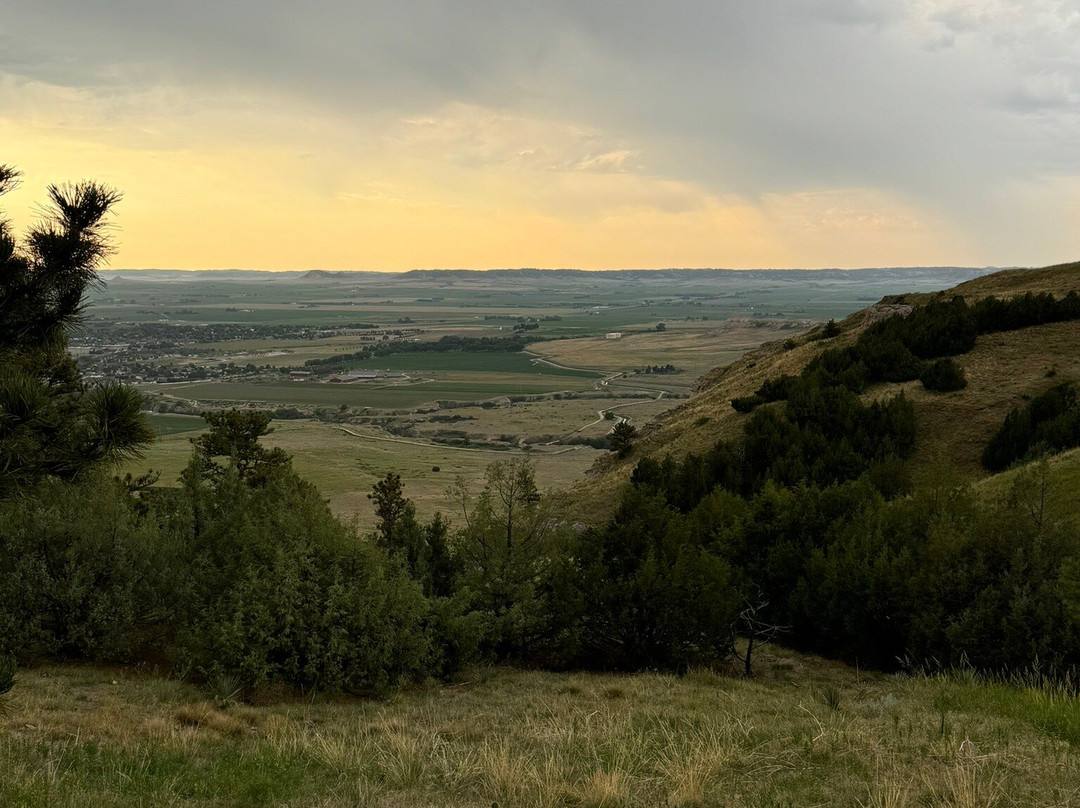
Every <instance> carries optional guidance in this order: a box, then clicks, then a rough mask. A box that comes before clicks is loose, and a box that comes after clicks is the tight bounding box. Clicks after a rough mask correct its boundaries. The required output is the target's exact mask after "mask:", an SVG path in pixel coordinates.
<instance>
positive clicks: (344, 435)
mask: <svg viewBox="0 0 1080 808" xmlns="http://www.w3.org/2000/svg"><path fill="white" fill-rule="evenodd" d="M158 419H159V420H158V422H157V423H162V422H163V419H184V422H183V427H184V428H185V429H184V431H181V429H180V428H179V425H178V427H175V428H173V431H172V432H171V433H169V434H164V435H162V437H160V438H159V439H158V441H157V442H156V443H155V444H154V445H153V446H152V447H151V448H150V449H149V450H148V451H147V452H146V454H145V456H144V457H142V458H140V459H137V460H133V461H129V462H128V463H127V464H126V465H125V466H124V468H123V469H122V471H124V472H131V473H132V474H136V475H137V474H141V473H143V472H145V471H147V470H148V469H153V470H154V471H159V472H161V480H160V483H159V484H160V485H176V484H177V481H178V479H179V476H180V472H181V471H182V470H183V468H184V466H185V465H187V462H188V460H189V458H190V456H191V441H190V439H191V437H192V436H193V435H195V434H197V432H196V431H191V430H188V429H187V427H188V426H189V424H188V419H187V417H185V416H176V415H164V416H159V417H158ZM198 420H199V421H200V422H201V419H198ZM508 426H509V425H508ZM155 428H160V427H157V426H155ZM273 429H274V432H273V434H271V435H269V436H268V437H266V438H264V439H263V443H264V444H265V445H267V446H278V447H281V448H282V449H284V450H285V451H286V452H288V453H289V454H291V455H292V457H293V466H294V467H295V468H296V470H297V472H298V473H299V474H300V475H301V476H302V477H304V478H305V479H308V480H310V481H311V482H313V483H315V484H316V485H317V486H318V487H319V490H320V491H321V492H322V494H323V495H324V496H325V497H326V498H327V499H328V501H329V504H330V507H331V509H332V510H333V511H334V512H335V513H336V514H338V515H339V516H343V517H346V518H351V517H354V516H355V517H356V519H357V521H358V523H359V524H360V525H361V526H362V527H365V528H367V527H370V526H372V525H374V514H373V513H372V511H371V505H370V503H369V502H368V500H367V495H368V494H369V493H370V492H371V489H372V486H374V484H375V483H376V482H378V481H379V480H380V479H382V478H383V477H385V476H386V474H387V472H390V471H393V472H395V473H397V474H400V475H401V477H402V479H403V480H405V481H406V486H405V493H406V496H408V497H410V498H411V499H412V500H413V501H414V502H415V503H416V507H417V512H418V513H419V514H420V516H421V517H423V518H428V517H430V516H432V515H434V514H435V512H436V511H440V510H441V511H444V512H446V511H447V510H448V508H449V504H450V500H449V498H448V497H447V495H446V490H447V489H448V488H449V487H450V485H451V484H452V483H453V482H454V479H455V477H458V476H461V477H462V478H464V479H465V481H466V482H467V483H468V484H469V485H470V486H473V487H475V488H477V489H479V487H480V486H481V485H482V481H483V476H484V470H485V469H486V468H487V466H488V465H489V464H490V463H492V462H494V461H496V460H500V459H506V458H509V457H520V456H521V455H522V454H523V453H522V452H520V451H516V452H515V451H513V450H505V451H499V450H494V449H479V448H458V447H452V446H442V445H438V444H434V443H428V442H425V441H424V440H417V439H410V438H398V437H395V436H393V435H391V434H389V433H387V432H385V431H382V430H379V429H377V428H373V427H367V426H356V425H352V424H342V425H334V424H324V423H320V422H318V421H275V422H274V424H273ZM601 454H603V452H601V451H599V450H597V449H592V448H590V447H588V446H563V447H551V449H550V450H549V449H544V450H538V451H534V452H530V453H529V455H528V456H529V457H530V459H532V460H533V462H534V463H535V465H536V477H537V484H538V485H539V487H540V488H541V489H543V490H550V489H554V488H562V487H564V486H565V485H566V483H567V482H568V481H570V480H574V479H576V478H578V477H580V476H581V475H582V474H584V472H585V470H586V469H588V468H589V466H591V465H592V463H593V462H594V460H595V459H596V457H598V456H599V455H601ZM436 467H438V469H439V470H438V471H435V468H436ZM450 516H451V518H453V515H452V514H450Z"/></svg>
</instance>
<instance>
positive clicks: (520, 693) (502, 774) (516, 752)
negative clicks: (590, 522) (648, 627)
mask: <svg viewBox="0 0 1080 808" xmlns="http://www.w3.org/2000/svg"><path fill="white" fill-rule="evenodd" d="M13 696H14V698H13V704H12V711H11V712H10V714H9V715H8V717H7V718H5V719H0V771H2V773H3V776H2V777H0V805H4V806H8V805H10V806H50V808H51V807H52V806H193V805H198V806H204V805H206V806H263V805H283V806H364V805H373V806H374V805H386V806H416V805H432V806H484V808H488V806H491V805H493V804H498V805H499V806H518V805H521V806H529V805H535V806H609V807H610V806H679V805H685V806H694V805H717V806H803V805H806V806H809V805H850V806H890V807H894V806H895V807H899V806H919V805H955V806H989V805H1033V806H1034V805H1041V806H1046V805H1068V804H1073V803H1074V802H1075V800H1076V799H1077V797H1078V795H1080V766H1078V762H1080V755H1078V754H1077V750H1076V749H1075V747H1074V745H1075V744H1076V743H1078V742H1080V704H1078V703H1077V701H1076V700H1075V699H1072V698H1068V697H1066V696H1064V695H1063V694H1060V693H1053V692H1048V691H1045V690H1039V689H1032V688H1024V687H1013V686H1004V685H1000V684H993V683H986V682H982V681H979V680H977V679H975V678H974V677H964V676H959V677H948V678H944V677H943V678H911V677H888V676H882V675H866V674H865V673H863V674H860V673H858V672H857V671H855V670H852V669H850V668H845V667H843V666H839V665H832V664H828V663H822V662H820V661H816V660H811V659H807V658H805V657H799V656H796V655H793V654H787V653H784V652H778V653H774V654H773V655H772V656H771V657H770V658H766V659H763V660H762V664H761V668H760V673H759V674H758V676H757V677H756V678H754V679H752V680H744V679H739V678H735V677H728V676H723V675H717V674H714V673H711V672H695V673H691V674H689V675H687V676H682V677H675V676H666V675H651V674H645V675H637V676H626V677H619V676H601V675H587V674H564V675H557V674H547V673H535V672H520V671H495V670H476V671H473V672H472V674H471V676H470V677H469V679H468V680H467V681H463V682H461V683H459V684H456V685H453V686H446V687H434V686H432V687H430V688H426V689H419V690H415V691H410V692H404V693H399V694H396V695H394V696H393V697H391V698H389V699H388V700H386V701H336V702H330V701H321V700H314V701H311V700H292V701H285V702H279V703H275V704H269V705H265V706H247V705H236V706H231V707H228V708H219V707H217V706H215V705H214V704H213V703H212V702H210V701H208V700H207V697H206V695H205V694H203V693H201V692H199V691H198V690H196V689H195V688H194V687H191V686H189V685H186V684H182V683H178V682H175V681H172V680H168V679H160V678H152V677H142V676H135V675H130V674H127V673H124V672H120V671H117V670H101V669H92V668H85V667H78V668H69V667H62V668H57V667H53V668H43V669H39V670H34V671H26V672H23V673H22V674H21V677H20V679H19V682H18V685H17V686H16V688H15V690H14V691H13Z"/></svg>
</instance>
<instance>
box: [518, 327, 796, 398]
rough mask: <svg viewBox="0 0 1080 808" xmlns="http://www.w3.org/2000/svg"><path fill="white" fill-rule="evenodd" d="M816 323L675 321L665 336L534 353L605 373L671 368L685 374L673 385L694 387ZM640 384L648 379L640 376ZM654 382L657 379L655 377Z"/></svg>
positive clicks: (537, 346)
mask: <svg viewBox="0 0 1080 808" xmlns="http://www.w3.org/2000/svg"><path fill="white" fill-rule="evenodd" d="M812 324H813V321H808V320H807V321H800V320H772V319H758V320H753V319H742V318H738V319H733V320H728V321H725V322H723V323H714V324H713V325H712V326H711V327H709V328H703V327H702V326H701V324H700V323H693V324H684V323H676V324H673V325H671V326H668V327H667V330H665V331H663V332H657V331H648V332H644V333H638V334H626V335H624V336H622V337H620V338H619V339H606V338H604V337H603V336H602V335H601V336H596V337H581V338H578V339H567V340H555V341H552V342H537V343H533V344H531V345H530V346H529V350H530V351H532V352H533V353H535V354H537V355H538V356H543V357H544V358H545V359H550V360H551V361H553V362H557V363H559V364H564V365H568V366H575V367H592V368H597V369H601V370H606V371H634V370H636V369H638V368H641V367H643V366H645V365H666V364H669V363H670V364H672V365H675V366H676V367H677V368H679V369H681V370H682V371H683V374H681V376H682V378H676V377H670V378H668V379H666V380H665V381H668V382H670V383H672V384H682V385H687V384H692V383H693V381H694V380H695V379H697V377H698V376H700V375H701V374H703V373H705V372H706V371H708V370H711V369H712V368H714V367H716V366H718V365H726V364H727V363H729V362H733V361H735V360H736V359H738V358H739V357H740V356H742V355H743V354H744V353H746V352H747V351H749V350H752V349H753V348H756V347H758V346H759V345H761V343H763V342H768V341H770V340H774V339H783V338H784V337H787V336H793V335H795V334H798V333H801V332H802V331H805V330H806V329H807V328H809V327H810V326H811V325H812ZM634 381H635V382H637V381H644V380H642V379H640V378H635V379H634ZM651 381H654V382H655V381H658V380H657V379H653V380H651Z"/></svg>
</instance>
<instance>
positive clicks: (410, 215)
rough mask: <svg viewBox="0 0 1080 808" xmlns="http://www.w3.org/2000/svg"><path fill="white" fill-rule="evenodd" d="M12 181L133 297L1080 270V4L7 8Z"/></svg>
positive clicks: (30, 0) (1, 56)
mask: <svg viewBox="0 0 1080 808" xmlns="http://www.w3.org/2000/svg"><path fill="white" fill-rule="evenodd" d="M0 163H9V164H13V165H15V166H16V167H18V168H19V169H20V170H22V172H23V174H24V181H23V184H22V186H21V187H20V188H19V189H18V190H17V191H15V192H13V193H12V194H10V195H9V196H7V197H5V199H4V202H3V205H4V208H5V210H6V212H7V214H8V215H9V216H10V217H11V218H13V219H14V220H15V221H16V223H17V224H19V225H25V224H27V223H28V222H29V221H31V220H32V217H33V215H34V211H35V209H36V207H37V205H39V203H40V202H41V201H42V198H43V190H44V187H45V186H46V185H47V184H48V183H50V182H61V181H65V180H75V179H82V178H94V179H99V180H103V181H106V182H108V183H110V184H112V185H114V186H116V187H118V188H119V189H121V190H122V191H123V192H124V195H125V198H124V201H123V203H122V205H121V206H120V207H119V208H118V216H117V219H116V223H117V225H118V230H117V240H118V242H119V245H120V248H119V251H118V253H117V255H116V256H115V257H114V259H113V261H112V266H114V267H124V268H132V267H160V268H181V269H198V268H245V269H309V268H322V269H378V270H405V269H411V268H419V267H424V268H428V267H471V268H489V267H521V266H533V267H580V268H585V269H606V268H624V267H625V268H648V267H735V268H740V267H747V268H749V267H855V266H900V265H945V264H949V265H952V264H959V265H977V266H982V265H997V266H1008V265H1041V264H1047V263H1054V262H1060V261H1066V260H1074V259H1076V258H1080V227H1078V226H1077V225H1078V223H1080V221H1078V218H1080V0H1067V1H1062V2H1047V1H1046V0H1022V1H1021V0H970V1H968V2H959V1H954V0H910V2H899V1H896V2H894V1H893V0H866V1H865V2H859V0H805V1H803V0H694V1H693V2H689V1H684V0H674V2H664V3H661V2H658V1H657V0H648V1H646V0H618V2H615V0H530V1H529V2H519V1H518V0H488V1H485V0H457V2H449V0H443V1H442V2H433V1H430V0H429V1H426V2H420V1H417V0H394V1H393V2H389V1H387V2H378V3H376V2H370V1H369V0H349V1H346V0H305V2H295V0H293V1H292V2H282V0H257V1H256V0H248V1H247V2H239V1H238V0H184V2H157V1H156V0H65V1H64V2H57V1H56V0H0Z"/></svg>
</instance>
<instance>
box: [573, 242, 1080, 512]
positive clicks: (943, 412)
mask: <svg viewBox="0 0 1080 808" xmlns="http://www.w3.org/2000/svg"><path fill="white" fill-rule="evenodd" d="M1074 290H1076V291H1080V263H1075V264H1062V265H1059V266H1053V267H1046V268H1044V269H1015V270H1003V271H1001V272H997V273H994V274H992V275H986V276H984V277H981V278H976V279H974V280H971V281H967V282H966V283H962V284H960V285H958V286H956V287H954V288H953V289H949V290H943V291H941V292H938V293H932V294H911V295H896V296H891V297H888V298H885V299H883V300H882V301H881V302H880V303H877V304H875V305H874V306H871V307H869V308H866V309H863V310H862V311H859V312H856V313H855V314H852V315H851V316H850V317H848V318H846V319H845V320H844V321H843V322H841V323H840V324H839V325H840V333H839V335H837V336H835V337H833V338H831V339H814V337H815V336H818V335H820V333H821V332H820V329H818V330H817V331H812V332H810V333H809V334H806V335H803V336H801V337H797V338H794V339H792V338H789V339H784V340H777V341H774V342H770V343H767V344H765V345H764V346H762V347H761V348H758V349H757V350H754V351H751V352H749V353H747V354H746V355H745V356H743V357H742V358H741V359H739V360H737V361H735V362H733V363H731V364H729V365H724V366H722V367H717V368H714V369H713V370H711V371H709V372H708V373H706V374H705V375H703V376H702V377H701V378H700V380H699V381H698V385H697V394H696V395H695V396H694V397H693V398H691V399H690V400H689V401H687V402H686V403H685V404H684V405H682V406H680V407H678V408H676V409H674V410H671V411H669V412H667V413H665V414H664V415H662V416H661V417H660V418H659V419H657V420H656V421H655V422H653V423H652V424H649V425H648V426H647V427H645V428H644V429H643V430H642V437H641V439H640V440H639V442H638V446H637V448H636V450H635V451H634V453H633V454H631V456H630V457H628V458H626V459H623V460H619V459H617V458H615V457H613V456H608V457H604V458H601V460H600V461H598V463H597V466H596V467H594V469H593V470H592V473H591V479H589V480H586V481H585V482H583V483H581V484H580V485H579V486H578V487H577V489H576V495H575V499H576V501H579V502H587V503H588V509H587V511H586V509H582V516H586V515H589V514H592V515H594V518H596V517H597V516H598V517H599V518H603V516H604V515H605V514H606V513H607V512H608V510H607V509H609V508H610V507H611V506H612V505H613V504H614V501H615V498H616V497H617V495H618V492H619V490H620V489H621V488H622V486H623V484H624V483H625V482H626V480H627V479H628V478H629V475H630V472H631V470H632V469H633V467H634V465H635V464H636V463H637V461H638V460H639V459H640V458H641V457H643V456H645V455H663V454H664V453H666V452H671V453H672V454H674V455H676V456H679V455H683V454H685V453H687V452H702V451H705V450H706V449H708V448H709V447H711V446H712V445H713V444H715V443H716V441H717V440H719V439H735V438H738V437H739V436H740V435H741V429H742V423H743V421H744V420H745V419H746V418H747V417H749V416H748V415H745V414H740V413H737V412H735V410H733V409H732V408H731V404H730V402H731V399H733V398H736V397H739V396H746V395H750V394H751V393H753V392H754V391H755V390H756V389H757V388H758V387H759V386H760V385H761V384H762V382H764V381H765V380H766V379H770V378H773V377H776V376H779V375H782V374H797V373H798V372H799V371H800V370H802V368H803V367H804V366H805V365H806V364H807V363H808V362H809V361H810V360H811V359H813V358H814V357H815V356H816V355H817V354H818V353H820V352H821V351H823V350H825V349H827V348H832V347H838V346H843V345H847V344H850V343H851V342H852V341H854V339H855V338H856V337H857V336H858V334H859V333H860V332H861V331H862V330H863V329H864V328H866V327H867V326H868V325H870V324H871V323H873V322H876V321H878V320H880V319H883V318H884V317H887V316H889V315H891V314H893V313H895V312H898V311H901V312H902V311H904V310H906V307H907V306H910V305H920V304H922V303H926V302H929V301H930V300H934V299H941V298H946V299H947V298H950V297H952V296H953V295H957V294H959V295H962V296H965V297H966V298H968V299H970V300H977V299H979V298H982V297H987V296H991V295H994V296H1001V297H1008V296H1012V295H1015V294H1022V293H1024V292H1029V291H1030V292H1052V293H1053V294H1055V295H1059V296H1060V295H1064V294H1067V293H1068V292H1070V291H1074ZM1078 347H1080V322H1075V321H1074V322H1066V323H1055V324H1050V325H1043V326H1037V327H1033V328H1025V329H1020V330H1018V331H1011V332H1002V333H995V334H987V335H983V336H980V337H979V339H978V342H977V344H976V347H975V349H974V350H973V351H971V352H970V353H968V354H966V355H963V356H959V357H957V358H956V359H957V361H958V362H959V364H960V365H961V366H962V367H963V368H964V371H965V373H966V375H967V379H968V387H967V388H966V389H964V390H961V391H958V392H954V393H946V394H941V393H931V392H928V391H926V390H924V389H923V388H922V386H921V385H920V384H919V383H918V382H910V383H907V384H904V385H878V386H875V387H874V388H872V389H871V390H870V391H869V392H868V393H867V396H868V397H877V396H884V395H891V394H895V392H896V391H897V390H898V389H901V388H902V389H903V390H904V391H905V394H906V395H907V396H908V397H909V398H910V399H911V400H912V401H913V402H914V404H915V407H916V414H917V418H918V424H919V435H918V448H917V450H916V458H915V462H916V463H918V464H922V463H926V462H940V463H943V464H946V465H950V466H953V467H954V468H955V469H956V470H957V471H958V472H960V473H963V474H967V475H973V476H982V475H983V474H985V472H984V471H983V470H982V468H981V466H980V465H979V457H980V454H981V452H982V449H983V447H984V446H985V445H986V443H987V442H988V441H989V440H990V437H991V436H992V435H993V433H994V432H995V431H996V429H997V428H998V427H999V426H1000V424H1001V422H1002V420H1003V419H1004V417H1005V415H1006V414H1007V413H1008V412H1009V411H1010V410H1011V409H1013V408H1014V407H1017V406H1019V405H1020V404H1022V403H1023V402H1024V401H1025V399H1026V398H1030V397H1031V396H1033V395H1036V394H1038V393H1040V392H1042V391H1043V390H1045V389H1047V388H1048V387H1050V386H1052V385H1053V384H1056V383H1058V382H1061V381H1066V380H1075V379H1080V350H1077V349H1078ZM598 506H606V508H605V507H598Z"/></svg>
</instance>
